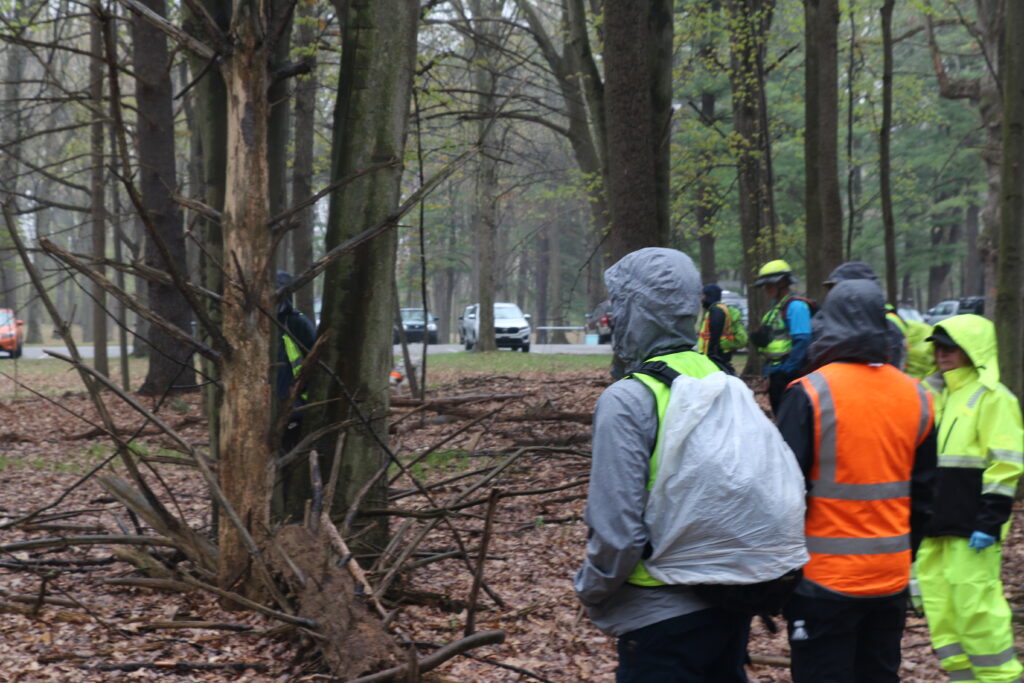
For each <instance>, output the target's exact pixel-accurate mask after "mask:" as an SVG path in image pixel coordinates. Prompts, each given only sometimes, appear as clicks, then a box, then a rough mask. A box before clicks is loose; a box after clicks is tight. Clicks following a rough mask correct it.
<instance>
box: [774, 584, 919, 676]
mask: <svg viewBox="0 0 1024 683" xmlns="http://www.w3.org/2000/svg"><path fill="white" fill-rule="evenodd" d="M784 614H785V616H786V620H787V621H788V628H789V638H790V640H789V647H790V653H791V656H792V660H793V683H888V682H890V681H891V682H892V683H898V681H899V680H900V677H899V670H900V639H901V638H902V636H903V625H904V623H905V622H906V614H907V596H906V594H905V593H900V594H899V595H895V596H889V597H885V598H848V599H843V598H836V599H831V598H811V597H807V596H805V595H793V596H792V597H791V598H790V599H789V603H788V604H787V605H786V609H785V611H784ZM798 620H802V621H803V622H804V623H803V631H804V633H801V634H800V635H806V639H799V640H793V634H794V622H796V621H798Z"/></svg>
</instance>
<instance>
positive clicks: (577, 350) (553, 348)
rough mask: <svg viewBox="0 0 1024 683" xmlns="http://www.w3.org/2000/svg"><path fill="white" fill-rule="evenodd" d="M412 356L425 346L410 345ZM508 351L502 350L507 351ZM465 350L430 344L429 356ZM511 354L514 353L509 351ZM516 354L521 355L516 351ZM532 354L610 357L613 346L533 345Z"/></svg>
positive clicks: (398, 347)
mask: <svg viewBox="0 0 1024 683" xmlns="http://www.w3.org/2000/svg"><path fill="white" fill-rule="evenodd" d="M409 349H410V354H411V355H412V357H413V358H416V357H418V356H419V355H420V354H422V353H423V344H422V343H414V344H410V345H409ZM505 350H506V349H502V351H505ZM464 351H465V349H464V348H463V347H462V345H461V344H430V345H428V346H427V354H428V355H434V354H437V353H460V352H464ZM401 353H402V345H401V344H395V355H396V356H397V355H400V354H401ZM509 353H512V352H511V351H509ZM515 353H519V352H518V351H516V352H515ZM530 353H567V354H571V355H574V356H610V355H612V347H611V344H597V345H595V344H531V345H530Z"/></svg>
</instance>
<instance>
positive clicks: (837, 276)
mask: <svg viewBox="0 0 1024 683" xmlns="http://www.w3.org/2000/svg"><path fill="white" fill-rule="evenodd" d="M844 280H874V281H875V282H878V275H877V274H875V269H874V268H872V267H871V266H869V265H868V264H866V263H864V262H863V261H847V262H846V263H843V264H840V265H838V266H836V268H835V270H833V271H832V272H831V273H829V274H828V278H826V280H825V284H826V285H834V284H838V283H840V282H843V281H844Z"/></svg>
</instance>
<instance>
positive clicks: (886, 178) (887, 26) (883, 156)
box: [851, 0, 899, 303]
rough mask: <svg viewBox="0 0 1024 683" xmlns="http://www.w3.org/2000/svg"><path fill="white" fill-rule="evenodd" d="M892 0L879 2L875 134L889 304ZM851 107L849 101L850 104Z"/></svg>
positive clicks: (892, 289) (892, 269)
mask: <svg viewBox="0 0 1024 683" xmlns="http://www.w3.org/2000/svg"><path fill="white" fill-rule="evenodd" d="M895 5H896V0H885V2H883V3H882V61H883V65H882V127H881V129H880V130H879V133H878V157H879V158H878V182H879V192H880V193H881V196H882V225H883V227H884V231H885V238H884V241H885V287H886V296H887V297H888V300H889V302H890V303H895V302H896V301H898V299H897V298H896V296H897V287H898V284H899V283H898V282H897V280H896V220H895V218H894V217H893V213H892V180H891V174H890V172H891V170H892V161H891V145H890V143H891V134H890V132H891V130H892V68H893V59H892V10H893V7H894V6H895ZM851 107H852V102H851Z"/></svg>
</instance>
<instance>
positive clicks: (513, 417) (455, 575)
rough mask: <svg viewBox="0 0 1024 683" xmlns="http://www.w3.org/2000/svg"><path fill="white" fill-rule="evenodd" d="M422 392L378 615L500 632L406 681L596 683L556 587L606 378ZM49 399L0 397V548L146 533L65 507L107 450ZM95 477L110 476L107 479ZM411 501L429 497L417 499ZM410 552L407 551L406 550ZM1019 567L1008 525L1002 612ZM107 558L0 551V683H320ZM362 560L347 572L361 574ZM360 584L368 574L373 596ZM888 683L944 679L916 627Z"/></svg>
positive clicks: (1015, 595)
mask: <svg viewBox="0 0 1024 683" xmlns="http://www.w3.org/2000/svg"><path fill="white" fill-rule="evenodd" d="M2 381H3V380H0V390H3V389H4V388H5V387H4V386H2ZM434 381H435V383H436V385H435V386H436V388H434V389H432V390H431V392H430V398H431V401H432V403H431V405H430V406H427V407H422V406H416V405H415V404H414V403H413V402H411V401H409V400H408V399H407V398H406V397H403V396H402V395H400V394H399V395H396V397H395V399H396V400H395V402H394V403H395V405H394V407H393V411H392V416H391V445H392V449H393V450H394V451H395V452H396V453H397V454H398V456H399V457H400V458H401V459H403V461H404V462H406V463H407V464H408V466H409V472H410V474H411V475H412V476H414V477H415V478H416V481H415V482H413V481H412V480H411V479H410V478H409V477H405V476H402V475H399V474H398V473H397V471H396V474H395V476H394V478H393V481H392V482H391V485H390V491H391V502H390V503H389V505H390V506H391V507H392V509H394V510H396V511H400V512H399V513H398V514H399V515H409V516H395V517H392V518H391V527H390V528H391V531H392V533H393V534H395V535H396V537H398V538H399V539H400V542H399V543H398V544H396V545H397V547H398V549H399V550H400V549H401V548H403V547H405V548H410V549H411V550H412V551H413V552H410V554H409V557H408V558H406V559H407V564H408V565H410V567H411V568H409V569H407V570H406V571H404V572H402V573H401V574H400V575H398V576H397V577H396V580H395V582H394V583H393V584H392V585H391V588H390V590H389V591H388V593H387V595H386V598H385V601H384V603H385V606H386V607H387V608H388V609H390V610H397V611H396V616H395V618H394V620H393V622H392V628H393V630H394V631H395V632H396V633H401V634H402V635H403V636H404V637H405V638H406V639H407V640H409V641H412V642H413V643H415V644H416V647H417V649H418V650H419V653H420V655H421V656H422V655H424V654H427V653H429V652H431V651H432V650H433V649H434V648H436V647H438V646H441V645H443V644H446V643H450V642H452V641H455V640H458V639H459V638H461V637H462V636H463V635H464V632H465V629H466V622H467V616H468V614H469V610H470V609H471V608H472V609H473V615H474V621H475V630H477V631H484V630H491V629H496V630H502V631H504V632H505V634H506V638H505V642H504V643H503V644H501V645H493V646H486V647H481V648H479V649H476V650H472V651H470V652H469V653H468V655H465V656H460V657H457V658H455V659H452V660H450V661H448V662H447V663H445V664H444V665H442V666H441V667H440V668H438V669H437V670H435V671H434V672H431V673H430V674H426V675H424V680H428V681H430V680H432V681H488V682H489V681H530V680H533V681H558V682H563V681H611V680H612V679H613V675H614V674H613V672H614V669H615V647H614V645H615V644H614V639H612V638H609V637H607V636H605V635H603V634H601V633H600V632H599V631H597V630H596V629H595V628H594V627H593V626H592V625H591V624H590V622H589V620H588V619H587V617H586V615H585V614H584V613H583V612H582V611H581V610H580V608H579V605H578V602H577V601H576V598H575V596H574V594H573V590H572V576H573V574H574V573H575V571H576V568H577V567H578V566H579V564H580V561H581V558H582V555H583V551H584V544H585V538H586V529H585V527H584V524H583V522H582V514H583V507H584V502H585V498H586V491H587V487H586V481H587V476H588V473H589V468H590V460H589V450H590V425H589V415H590V413H591V412H592V410H593V407H594V403H595V401H596V399H597V397H598V395H599V394H600V392H601V391H602V390H603V388H604V387H605V386H607V384H608V382H609V379H608V377H607V373H606V372H604V371H593V370H577V371H571V372H560V373H550V372H548V373H539V372H521V373H515V374H507V375H491V374H486V373H479V372H476V373H460V372H457V371H446V372H444V373H442V375H441V376H435V378H434ZM49 393H50V394H51V396H53V398H51V399H44V398H41V397H39V396H34V395H31V394H27V393H25V392H21V393H20V395H19V396H17V397H8V398H4V399H0V416H2V422H0V492H2V495H0V524H4V523H9V522H11V521H12V520H14V519H16V518H18V517H19V516H21V515H23V514H24V513H26V512H28V511H29V510H32V509H35V508H39V507H43V506H49V505H52V507H50V508H49V509H47V510H46V511H45V512H44V513H42V514H40V515H39V516H37V517H36V518H35V519H33V520H32V521H31V523H28V524H21V525H17V526H13V527H11V528H7V529H4V530H3V531H0V544H10V543H13V542H18V541H25V540H31V539H44V538H49V539H53V538H58V537H61V536H67V537H81V536H89V535H101V534H137V533H139V532H151V530H149V529H147V527H146V525H145V523H144V522H143V521H142V520H140V519H137V518H135V517H134V516H133V515H131V514H129V513H127V512H126V511H125V509H124V508H123V507H121V506H120V505H119V504H118V503H117V502H116V501H115V500H114V499H113V498H111V497H110V495H109V494H107V493H106V492H105V491H104V490H103V489H102V488H100V487H99V486H98V485H97V483H96V482H95V479H94V478H89V479H87V480H85V481H84V482H83V483H81V484H80V485H79V486H77V487H76V488H74V489H73V490H72V491H71V492H70V493H66V491H67V489H69V488H70V487H72V485H73V484H75V483H76V482H79V481H80V480H82V478H83V477H84V476H85V475H87V474H89V473H90V472H91V471H92V470H93V469H94V468H96V467H98V466H100V465H102V464H103V463H104V461H105V460H106V459H107V458H109V457H110V455H111V454H112V452H113V451H112V449H111V447H110V445H109V443H108V442H107V441H105V440H104V439H103V437H102V435H101V433H100V432H98V431H97V430H96V428H95V427H94V426H92V425H90V424H88V423H87V422H86V421H83V420H92V421H93V423H95V420H94V419H93V418H92V417H91V416H92V415H94V409H93V408H92V406H91V403H90V400H89V398H88V397H87V396H86V395H84V394H83V393H80V392H67V393H64V394H54V392H53V391H50V392H49ZM0 394H2V395H4V396H10V393H9V392H7V391H0ZM142 400H143V401H146V402H148V403H147V405H152V399H142ZM115 404H116V401H114V400H112V401H111V405H112V406H114V408H113V412H114V415H115V417H116V420H117V423H118V425H119V426H121V427H123V429H124V430H125V433H127V434H129V435H132V437H133V440H134V441H135V442H136V443H138V444H140V445H141V446H142V448H143V449H144V450H145V451H146V453H147V459H148V462H147V463H146V465H147V468H148V473H147V475H146V476H147V477H149V478H151V479H152V480H153V482H154V486H156V487H157V488H158V489H159V490H161V491H162V492H163V494H162V495H165V496H166V497H167V500H168V502H170V501H171V500H172V498H173V501H174V502H173V503H171V504H173V505H174V506H176V509H178V510H180V512H181V514H182V515H183V516H185V517H186V518H188V519H189V520H190V521H191V522H192V523H193V526H195V527H196V528H200V529H207V530H208V529H209V528H210V518H209V505H208V494H207V493H206V489H205V486H204V485H203V483H202V479H201V477H200V475H199V473H198V472H197V470H195V469H194V468H193V467H190V466H188V465H187V463H184V462H183V461H182V460H181V458H180V457H179V456H177V455H176V454H175V452H174V449H173V444H172V443H170V442H169V441H168V439H167V438H166V437H164V436H163V435H161V434H159V433H156V432H155V430H153V429H152V428H151V427H146V426H143V423H142V421H141V420H140V418H139V417H138V416H137V415H136V414H134V413H133V412H132V411H131V410H129V409H128V408H127V407H123V406H116V405H115ZM159 409H160V414H161V415H163V416H164V417H165V419H166V420H167V421H169V422H170V423H171V424H172V426H173V427H174V428H175V429H176V430H177V431H179V432H180V433H183V434H186V435H187V436H189V437H190V438H192V439H194V440H195V441H198V442H201V441H204V440H205V436H204V430H205V424H204V420H203V417H202V411H201V407H200V405H199V396H198V395H184V396H178V397H174V398H171V399H168V400H167V401H166V402H165V403H164V404H162V405H161V406H159ZM137 430H141V431H140V432H138V433H136V431H137ZM431 448H433V450H432V451H431V452H430V454H428V455H426V457H423V453H424V452H425V451H426V450H427V449H431ZM105 467H106V468H114V469H115V471H116V470H118V469H119V468H118V466H117V464H116V462H113V463H111V464H108V465H106V466H105ZM120 469H122V470H123V468H120ZM419 486H426V487H428V489H427V490H429V491H430V494H431V497H430V500H431V502H427V499H426V497H425V496H424V495H423V490H422V489H419V488H418V487H419ZM493 489H498V490H499V493H498V494H496V496H495V497H494V500H495V504H494V508H493V515H492V517H493V518H492V526H491V533H490V534H488V535H487V536H486V543H487V548H486V559H485V560H484V562H483V565H482V567H483V569H482V578H483V586H482V588H483V590H481V591H479V594H478V595H479V597H478V598H476V599H475V603H474V598H473V590H472V588H473V575H474V572H475V571H476V570H477V567H478V559H479V555H480V547H481V545H482V543H483V542H484V540H485V535H484V527H485V524H486V517H487V510H488V505H487V501H488V500H490V499H491V496H490V495H489V494H490V492H491V491H492V490H493ZM58 501H59V502H58ZM54 503H56V504H54ZM435 507H447V508H449V509H450V514H449V515H448V516H447V517H446V520H445V522H443V523H436V524H434V525H433V526H432V528H430V529H428V528H427V526H428V525H430V524H431V523H432V522H431V521H430V520H431V519H432V518H430V517H426V516H423V515H422V514H416V513H417V511H418V512H419V513H422V512H423V510H425V509H428V508H435ZM1017 527H1019V524H1018V525H1017ZM419 536H422V541H419V542H414V539H416V538H417V537H419ZM1022 554H1024V542H1022V538H1021V534H1020V533H1019V531H1017V530H1016V528H1015V530H1014V532H1013V534H1012V536H1011V538H1010V540H1009V541H1008V542H1007V544H1006V548H1005V557H1006V559H1005V562H1004V568H1005V569H1004V577H1005V585H1006V591H1007V595H1008V597H1009V598H1010V600H1011V603H1012V605H1013V606H1014V607H1015V608H1019V607H1020V606H1021V605H1022V604H1024V563H1022ZM125 559H126V556H125V554H124V551H122V550H119V549H116V548H113V547H111V546H109V545H103V544H102V543H100V544H95V545H66V546H64V547H62V546H61V545H53V544H50V545H47V546H46V547H35V548H34V547H25V548H23V549H18V550H13V551H6V552H2V553H0V671H2V672H3V674H2V676H0V677H2V678H3V680H5V681H114V680H123V679H125V678H138V679H143V680H161V681H221V680H233V681H234V680H237V681H303V680H308V681H314V680H319V681H326V680H331V679H330V677H328V676H325V675H324V674H323V672H322V671H321V670H319V669H318V668H317V661H316V658H315V656H312V655H311V648H310V647H309V644H310V643H309V640H308V639H304V638H303V637H301V636H299V635H297V634H296V632H295V630H294V629H290V628H286V627H284V626H282V625H281V624H280V623H279V622H276V621H274V620H272V619H270V618H268V617H264V616H261V615H258V614H255V613H252V612H245V611H242V612H239V611H227V610H225V609H223V608H222V607H221V606H220V605H219V604H218V602H217V600H216V599H215V598H214V597H212V596H210V595H209V594H207V593H204V592H200V591H196V590H194V589H191V588H190V587H188V586H183V585H175V583H174V582H173V580H168V581H165V582H158V581H152V580H148V581H147V580H143V579H144V577H142V576H141V575H140V574H139V572H138V571H137V569H136V567H135V565H133V564H131V563H129V562H126V561H125ZM372 561H373V558H361V563H362V564H363V565H364V567H366V568H370V567H371V566H372ZM375 578H376V577H375V576H374V575H373V574H371V583H373V581H374V579H375ZM780 625H781V624H780ZM1020 644H1021V643H1020V642H1018V645H1020ZM750 653H751V655H753V656H754V659H755V661H762V662H777V658H783V657H787V656H788V654H789V653H788V646H787V643H786V639H785V637H784V636H783V635H772V634H770V633H768V632H767V631H766V630H765V629H764V628H763V627H762V626H761V625H760V624H755V626H754V629H753V632H752V635H751V641H750ZM748 674H749V677H750V680H751V681H762V682H765V683H767V682H783V681H789V680H790V678H789V673H788V671H787V670H786V669H785V668H784V667H783V666H780V665H778V664H777V663H776V664H770V663H769V664H758V665H754V666H750V667H749V668H748ZM901 680H903V681H909V682H911V683H913V682H921V681H942V680H945V677H944V675H943V674H942V673H941V671H940V670H939V668H938V662H937V661H936V659H935V656H934V654H933V653H932V650H931V647H930V645H929V641H928V632H927V626H926V625H925V623H924V620H923V619H921V618H917V617H913V616H912V617H911V618H910V619H909V621H908V628H907V630H906V633H905V636H904V644H903V668H902V671H901Z"/></svg>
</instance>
